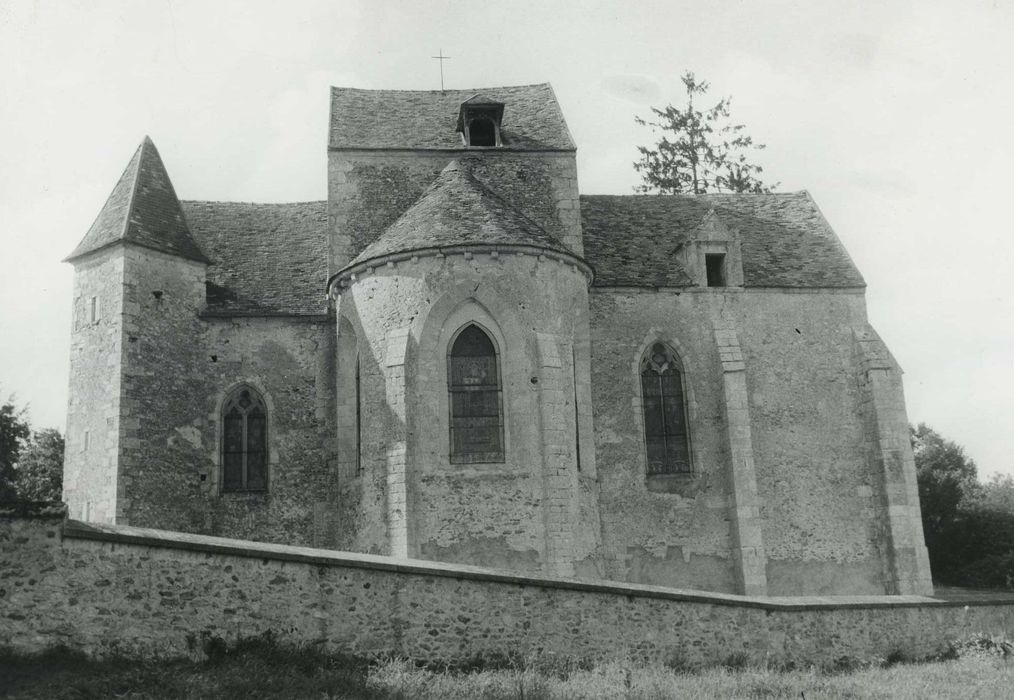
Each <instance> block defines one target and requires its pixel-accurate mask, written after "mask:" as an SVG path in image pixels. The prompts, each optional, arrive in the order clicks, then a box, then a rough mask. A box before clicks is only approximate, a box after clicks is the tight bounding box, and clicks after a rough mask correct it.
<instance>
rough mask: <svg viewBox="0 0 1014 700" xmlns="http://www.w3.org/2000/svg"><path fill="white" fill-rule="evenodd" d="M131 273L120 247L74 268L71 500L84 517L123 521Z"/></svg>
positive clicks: (67, 472) (67, 462)
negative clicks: (124, 375)
mask: <svg viewBox="0 0 1014 700" xmlns="http://www.w3.org/2000/svg"><path fill="white" fill-rule="evenodd" d="M123 269H124V258H123V248H122V247H120V246H114V247H112V248H107V249H104V250H101V251H98V252H96V253H93V254H91V255H87V256H85V257H83V258H80V259H79V260H77V261H76V263H75V269H74V297H73V308H72V313H71V315H72V322H71V323H72V325H71V335H70V391H69V399H68V404H67V429H66V440H67V443H66V450H65V453H64V474H63V497H64V500H65V501H66V502H67V504H68V506H69V508H70V512H71V515H72V516H73V517H75V518H80V519H82V520H95V521H98V522H115V520H116V514H117V513H116V505H117V489H118V487H119V486H120V482H119V480H118V473H117V472H118V468H119V448H120V439H119V437H120V367H121V363H122V355H123V351H124V348H123V343H124V337H123V324H122V313H123V283H124V280H123Z"/></svg>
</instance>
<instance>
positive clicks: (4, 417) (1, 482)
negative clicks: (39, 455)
mask: <svg viewBox="0 0 1014 700" xmlns="http://www.w3.org/2000/svg"><path fill="white" fill-rule="evenodd" d="M30 433H31V430H30V428H29V427H28V420H27V419H26V418H25V409H23V408H22V409H18V408H17V407H16V406H15V405H14V397H13V396H12V397H8V399H7V401H5V402H4V404H3V405H2V406H0V501H7V500H13V499H15V498H16V497H17V490H16V487H15V483H14V482H15V479H16V478H17V472H16V471H15V469H16V466H15V465H16V464H17V462H18V457H19V456H20V454H21V447H22V445H23V444H24V441H25V440H26V439H27V438H28V436H29V434H30Z"/></svg>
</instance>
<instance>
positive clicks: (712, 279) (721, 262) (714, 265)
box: [704, 253, 725, 287]
mask: <svg viewBox="0 0 1014 700" xmlns="http://www.w3.org/2000/svg"><path fill="white" fill-rule="evenodd" d="M704 266H705V268H707V271H708V286H709V287H724V286H725V253H707V254H705V256H704Z"/></svg>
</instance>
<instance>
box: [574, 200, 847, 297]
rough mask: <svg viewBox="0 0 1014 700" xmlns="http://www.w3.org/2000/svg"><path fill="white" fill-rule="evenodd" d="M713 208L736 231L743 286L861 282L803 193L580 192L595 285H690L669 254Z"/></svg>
mask: <svg viewBox="0 0 1014 700" xmlns="http://www.w3.org/2000/svg"><path fill="white" fill-rule="evenodd" d="M711 210H714V211H715V214H716V215H717V216H718V217H719V219H721V220H722V221H723V222H724V223H725V224H726V225H727V226H729V227H730V228H733V229H736V230H737V231H738V232H739V235H740V239H741V246H742V254H743V281H744V285H745V286H747V287H863V286H865V284H866V283H865V281H864V280H863V278H862V275H860V274H859V271H858V270H857V269H856V267H855V265H854V264H853V262H852V260H851V258H849V256H848V253H846V252H845V248H844V247H843V246H842V244H841V241H839V240H838V237H837V236H836V235H835V233H834V231H832V230H831V227H830V225H829V224H828V223H827V220H826V219H824V216H823V215H822V214H821V213H820V210H819V209H818V208H817V205H816V203H815V202H814V201H813V198H812V197H810V195H809V193H808V192H805V191H804V192H790V193H784V194H781V193H779V194H706V195H624V196H612V195H593V196H588V195H583V196H582V197H581V219H582V224H583V227H584V251H585V259H586V260H587V261H588V262H589V263H591V265H592V266H593V267H594V268H595V284H596V286H649V287H654V286H673V287H681V286H687V285H689V284H691V281H690V278H689V276H688V275H687V273H686V271H685V270H684V269H683V268H682V267H681V266H680V264H679V262H678V260H677V257H676V255H675V253H676V252H677V251H679V249H680V248H681V247H682V246H683V245H684V243H686V241H687V240H689V239H690V237H691V236H692V235H693V233H694V232H695V231H696V230H697V228H698V227H699V226H700V224H701V222H702V221H703V220H704V217H705V216H707V214H708V212H710V211H711Z"/></svg>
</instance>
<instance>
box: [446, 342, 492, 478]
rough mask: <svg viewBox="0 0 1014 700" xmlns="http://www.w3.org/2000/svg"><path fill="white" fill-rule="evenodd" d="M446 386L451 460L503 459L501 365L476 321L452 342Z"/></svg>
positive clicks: (464, 461)
mask: <svg viewBox="0 0 1014 700" xmlns="http://www.w3.org/2000/svg"><path fill="white" fill-rule="evenodd" d="M447 389H448V395H449V396H448V399H449V404H450V414H451V415H450V443H451V444H450V460H451V462H452V463H454V464H476V463H483V462H503V461H504V449H503V408H502V403H501V397H500V366H499V362H498V361H497V356H496V348H495V347H494V346H493V341H491V340H490V338H489V336H488V335H486V333H485V332H484V331H483V330H482V329H481V328H479V327H478V326H476V325H475V324H472V325H469V326H467V327H466V328H465V329H464V330H463V331H461V332H460V333H459V334H458V337H457V338H455V339H454V342H453V343H452V344H451V349H450V353H449V354H448V362H447Z"/></svg>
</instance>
